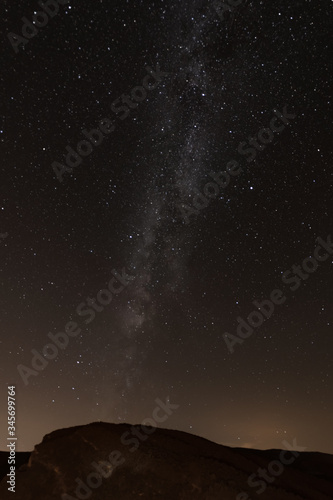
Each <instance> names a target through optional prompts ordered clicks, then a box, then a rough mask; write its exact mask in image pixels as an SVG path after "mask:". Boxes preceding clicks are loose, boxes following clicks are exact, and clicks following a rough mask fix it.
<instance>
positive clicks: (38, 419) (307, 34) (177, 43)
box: [0, 0, 333, 453]
mask: <svg viewBox="0 0 333 500" xmlns="http://www.w3.org/2000/svg"><path fill="white" fill-rule="evenodd" d="M51 3H52V2H51ZM229 3H230V5H229V8H226V4H224V5H223V2H222V1H221V2H215V3H214V2H208V1H203V0H178V1H177V0H154V1H147V0H135V1H134V0H132V1H129V0H127V1H125V0H99V1H97V0H96V1H94V2H88V1H87V0H80V1H75V0H74V1H73V2H71V1H68V2H67V3H66V1H64V0H63V1H62V3H61V2H60V0H59V5H58V4H56V7H55V6H54V4H52V5H51V6H50V5H49V7H46V9H49V12H51V11H52V10H53V11H54V12H53V14H52V15H53V17H52V18H50V16H49V17H47V15H46V18H47V20H46V19H45V15H44V16H39V17H37V18H35V21H36V20H37V24H39V25H43V24H45V22H46V24H45V25H43V26H40V27H38V28H36V27H35V28H36V29H37V32H36V33H35V32H34V25H32V27H31V25H30V27H29V23H30V22H31V20H32V17H33V15H34V12H36V11H39V12H44V11H43V10H42V7H41V6H40V5H39V4H38V2H37V0H36V1H35V0H34V1H30V0H29V1H24V2H23V1H22V0H19V1H17V2H15V3H13V2H9V1H7V0H5V1H4V2H3V3H2V7H1V24H2V33H3V36H2V38H1V53H2V58H1V62H2V64H1V73H0V79H1V88H2V89H4V96H3V98H2V113H1V127H0V129H1V130H0V132H1V134H0V140H1V151H2V154H1V158H2V162H1V170H2V176H1V185H0V190H1V198H0V208H1V211H0V233H1V234H0V276H1V302H0V307H1V337H0V338H1V340H0V344H1V381H2V383H1V393H0V397H1V403H0V407H1V413H0V424H1V429H2V431H1V435H2V436H3V439H2V440H1V449H5V443H6V441H5V439H6V436H7V434H6V432H7V429H6V428H7V424H6V399H7V384H15V385H16V388H17V389H16V392H17V394H16V401H17V436H18V449H19V450H31V449H32V448H33V446H34V444H36V443H38V442H40V441H41V439H42V437H43V435H44V434H46V433H48V432H51V431H52V430H55V429H57V428H61V427H69V426H73V425H81V424H85V423H89V422H92V421H98V420H102V421H107V422H116V423H120V422H129V423H140V422H141V421H142V420H143V419H145V418H151V416H152V413H153V410H154V408H155V407H156V402H155V399H156V398H159V399H160V400H162V401H166V400H167V401H169V402H170V403H172V404H175V405H179V408H178V409H177V410H176V411H174V413H173V414H172V415H171V416H170V418H169V419H168V420H167V421H166V422H164V423H163V424H158V425H160V426H162V427H167V428H173V429H179V430H183V431H186V432H190V433H193V434H196V435H199V436H203V437H206V438H208V439H211V440H212V441H215V442H217V443H221V444H225V445H230V446H246V447H254V448H272V447H275V448H282V447H283V444H282V442H283V440H288V441H289V442H292V441H293V439H296V440H297V443H298V444H299V445H300V446H302V447H306V448H307V450H308V451H322V452H328V453H333V434H332V432H331V422H332V416H333V402H332V378H331V377H332V372H331V368H332V348H333V337H332V325H333V319H332V301H333V292H332V280H333V267H332V263H333V247H332V245H331V243H330V242H331V241H332V240H333V236H332V239H330V238H331V236H330V235H333V218H332V207H333V204H332V184H333V175H332V155H331V142H330V137H329V136H330V130H331V124H332V114H331V88H330V86H331V80H332V67H331V59H332V58H331V49H332V47H331V46H329V40H330V37H329V34H330V32H331V30H332V2H330V1H329V0H321V1H320V2H318V1H315V0H312V1H311V0H302V1H301V0H294V1H291V0H289V1H286V0H280V1H278V2H277V1H272V2H264V1H259V0H255V1H246V0H243V1H241V0H238V1H235V0H233V2H232V1H231V0H230V2H229ZM236 4H237V5H236ZM57 9H58V12H55V11H56V10H57ZM22 18H25V20H22ZM24 23H28V24H26V27H25V28H23V25H24ZM27 26H28V27H27ZM22 28H23V32H22ZM10 33H11V35H10ZM22 33H25V34H26V35H27V36H28V38H26V37H25V38H18V37H22V36H24V34H22ZM8 35H9V36H8ZM100 127H101V128H100ZM96 129H98V130H99V132H96ZM93 130H95V131H94V132H92V135H91V134H90V132H91V131H93ZM102 130H103V132H102ZM82 141H85V142H82ZM78 152H79V153H80V156H79V154H78ZM66 157H67V159H66ZM214 178H215V180H214ZM209 183H210V184H209ZM318 247H319V248H318ZM315 256H316V257H315ZM309 257H311V259H310V258H309ZM297 266H301V267H297ZM302 266H303V267H302ZM306 270H308V272H307V271H306ZM108 287H109V291H105V290H106V289H108ZM101 290H104V291H103V292H101ZM274 290H280V291H281V292H274ZM272 296H273V297H274V299H275V301H276V302H275V305H274V304H273V303H272V300H273V299H271V297H272ZM267 300H269V301H270V302H269V303H267V302H266V303H265V304H266V306H265V305H262V314H260V313H259V311H258V307H256V306H255V305H254V304H253V302H254V301H258V303H262V302H263V301H267ZM279 302H280V303H279ZM272 304H273V305H272ZM265 307H266V310H265ZM273 307H274V311H272V308H273ZM253 311H257V312H256V313H255V314H252V316H251V320H250V321H252V322H253V323H256V324H257V325H258V324H259V323H260V322H262V324H261V325H260V326H253V327H251V326H250V325H249V326H248V327H246V326H244V323H243V321H244V322H245V321H247V318H248V316H249V315H251V313H252V312H253ZM265 311H266V316H267V317H265V320H264V319H263V318H264V316H263V315H264V312H265ZM267 311H268V312H267ZM330 311H331V312H330ZM240 318H241V319H240ZM261 318H262V321H261ZM240 323H242V325H243V326H242V327H240V326H239V325H240ZM247 324H248V323H247ZM65 327H67V331H68V332H69V335H66V336H65V335H62V336H61V335H60V333H63V332H64V331H65ZM237 328H238V329H240V331H241V334H242V335H243V338H242V337H241V336H240V335H238V334H237ZM251 330H252V331H251ZM59 332H60V333H59ZM57 333H59V335H58V336H56V334H57ZM226 334H227V335H226ZM52 335H53V337H52ZM51 338H53V339H55V338H56V339H58V340H57V341H58V343H59V344H60V345H62V348H60V347H59V346H58V348H56V347H49V348H48V350H46V351H45V352H46V355H47V356H48V357H49V358H51V357H53V359H47V357H45V356H43V355H42V352H43V348H44V346H45V345H46V344H52V345H53V346H54V345H55V341H54V340H53V341H52V340H51ZM66 338H67V339H68V340H67V345H65V344H66V340H65V339H66ZM61 339H62V340H61ZM61 342H62V344H61ZM32 350H33V352H32ZM36 352H38V353H39V354H38V356H39V358H38V359H39V361H36V360H35V361H34V363H35V368H36V366H37V365H36V363H37V364H38V363H39V365H38V366H37V370H36V369H35V368H33V365H32V360H33V357H34V356H36ZM38 356H37V357H38ZM43 360H44V361H43ZM42 364H43V365H44V367H43V369H41V365H42Z"/></svg>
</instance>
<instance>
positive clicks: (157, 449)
mask: <svg viewBox="0 0 333 500" xmlns="http://www.w3.org/2000/svg"><path fill="white" fill-rule="evenodd" d="M290 444H292V443H290ZM17 458H18V461H17V464H18V465H20V464H21V463H23V465H22V466H21V467H20V469H19V470H17V471H16V492H15V494H13V493H11V492H9V491H8V489H7V488H8V484H7V482H6V481H7V477H6V474H7V473H8V465H7V463H6V461H7V453H2V454H1V455H0V460H1V462H0V465H1V473H2V478H3V479H2V481H1V482H0V498H1V499H2V500H5V499H7V498H8V499H13V498H15V500H53V499H57V500H73V499H80V500H85V499H88V498H91V499H93V500H94V499H96V500H111V499H121V500H130V499H131V500H132V499H140V498H143V499H147V500H150V499H152V500H153V499H163V500H177V499H179V500H187V499H189V500H196V499H198V500H199V499H200V500H215V499H216V500H253V499H256V498H259V499H260V500H332V498H333V456H332V455H327V454H324V453H315V452H313V453H312V452H300V451H296V450H295V449H294V450H293V451H286V450H267V451H261V450H252V449H245V448H230V447H227V446H222V445H218V444H216V443H212V442H210V441H208V440H206V439H203V438H200V437H197V436H193V435H191V434H187V433H185V432H180V431H174V430H167V429H155V428H152V427H146V428H142V427H141V426H140V425H136V426H131V425H129V424H109V423H103V422H96V423H92V424H89V425H84V426H78V427H71V428H68V429H60V430H57V431H54V432H52V433H51V434H48V435H46V436H45V437H44V439H43V441H42V442H41V443H40V444H38V445H37V446H35V449H34V451H33V452H32V453H31V454H30V453H20V454H17ZM287 462H288V463H287ZM260 470H261V472H260ZM259 473H260V474H261V477H258V474H259ZM251 475H252V480H251V479H249V478H251Z"/></svg>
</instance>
